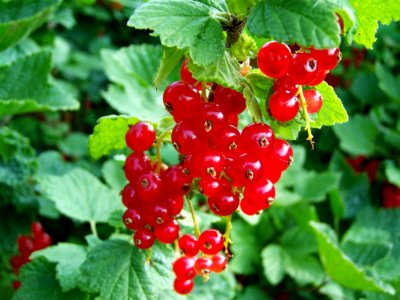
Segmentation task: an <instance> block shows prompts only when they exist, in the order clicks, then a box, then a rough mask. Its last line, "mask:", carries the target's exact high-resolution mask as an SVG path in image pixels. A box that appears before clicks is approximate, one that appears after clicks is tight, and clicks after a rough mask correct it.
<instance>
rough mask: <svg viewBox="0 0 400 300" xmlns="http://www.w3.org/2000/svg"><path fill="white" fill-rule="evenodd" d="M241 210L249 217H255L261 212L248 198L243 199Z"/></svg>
mask: <svg viewBox="0 0 400 300" xmlns="http://www.w3.org/2000/svg"><path fill="white" fill-rule="evenodd" d="M240 210H241V211H242V212H243V213H244V214H246V215H248V216H253V215H255V214H257V213H258V212H259V211H260V210H259V209H257V208H255V207H254V206H253V203H252V201H251V200H250V199H248V198H243V199H242V201H240Z"/></svg>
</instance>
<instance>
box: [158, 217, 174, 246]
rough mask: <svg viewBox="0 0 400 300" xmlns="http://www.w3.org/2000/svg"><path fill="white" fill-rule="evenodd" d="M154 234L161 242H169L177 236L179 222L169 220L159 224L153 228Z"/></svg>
mask: <svg viewBox="0 0 400 300" xmlns="http://www.w3.org/2000/svg"><path fill="white" fill-rule="evenodd" d="M154 234H155V236H156V238H157V240H159V241H160V242H161V243H164V244H171V243H173V242H174V241H175V240H176V239H177V238H178V236H179V224H178V222H177V221H176V220H174V219H173V220H171V221H169V222H168V223H166V224H163V225H161V226H156V227H155V228H154Z"/></svg>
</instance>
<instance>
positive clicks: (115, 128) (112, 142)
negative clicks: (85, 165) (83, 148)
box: [89, 115, 139, 160]
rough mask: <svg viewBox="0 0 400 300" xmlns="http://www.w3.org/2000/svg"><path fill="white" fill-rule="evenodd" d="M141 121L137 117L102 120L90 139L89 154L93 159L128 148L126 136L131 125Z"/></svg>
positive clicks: (116, 117)
mask: <svg viewBox="0 0 400 300" xmlns="http://www.w3.org/2000/svg"><path fill="white" fill-rule="evenodd" d="M138 121H139V119H138V118H136V117H127V116H115V115H112V116H107V117H102V118H100V119H99V120H98V121H97V122H98V123H97V125H96V126H95V127H94V131H93V134H92V135H91V136H90V137H89V154H90V156H91V157H92V158H93V159H96V160H97V159H99V158H100V157H102V156H104V155H109V154H111V153H112V151H113V150H118V149H122V148H124V147H125V146H126V143H125V135H126V132H127V131H128V129H129V125H133V124H135V123H137V122H138Z"/></svg>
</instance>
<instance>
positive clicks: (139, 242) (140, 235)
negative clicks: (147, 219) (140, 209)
mask: <svg viewBox="0 0 400 300" xmlns="http://www.w3.org/2000/svg"><path fill="white" fill-rule="evenodd" d="M154 240H155V236H154V234H153V232H151V230H149V229H147V228H140V229H138V230H136V232H135V234H134V235H133V242H134V243H135V245H136V247H138V248H139V249H148V248H150V247H151V246H153V244H154Z"/></svg>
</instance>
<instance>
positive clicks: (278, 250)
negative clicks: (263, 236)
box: [261, 244, 287, 285]
mask: <svg viewBox="0 0 400 300" xmlns="http://www.w3.org/2000/svg"><path fill="white" fill-rule="evenodd" d="M286 255H287V254H286V252H285V250H284V249H283V248H282V247H281V246H279V245H275V244H270V245H268V246H267V247H265V248H264V249H263V251H262V252H261V259H262V264H263V267H264V275H265V277H266V278H267V279H268V281H269V282H270V283H272V284H273V285H277V284H278V283H279V282H281V281H282V279H283V277H284V276H285V260H286Z"/></svg>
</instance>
